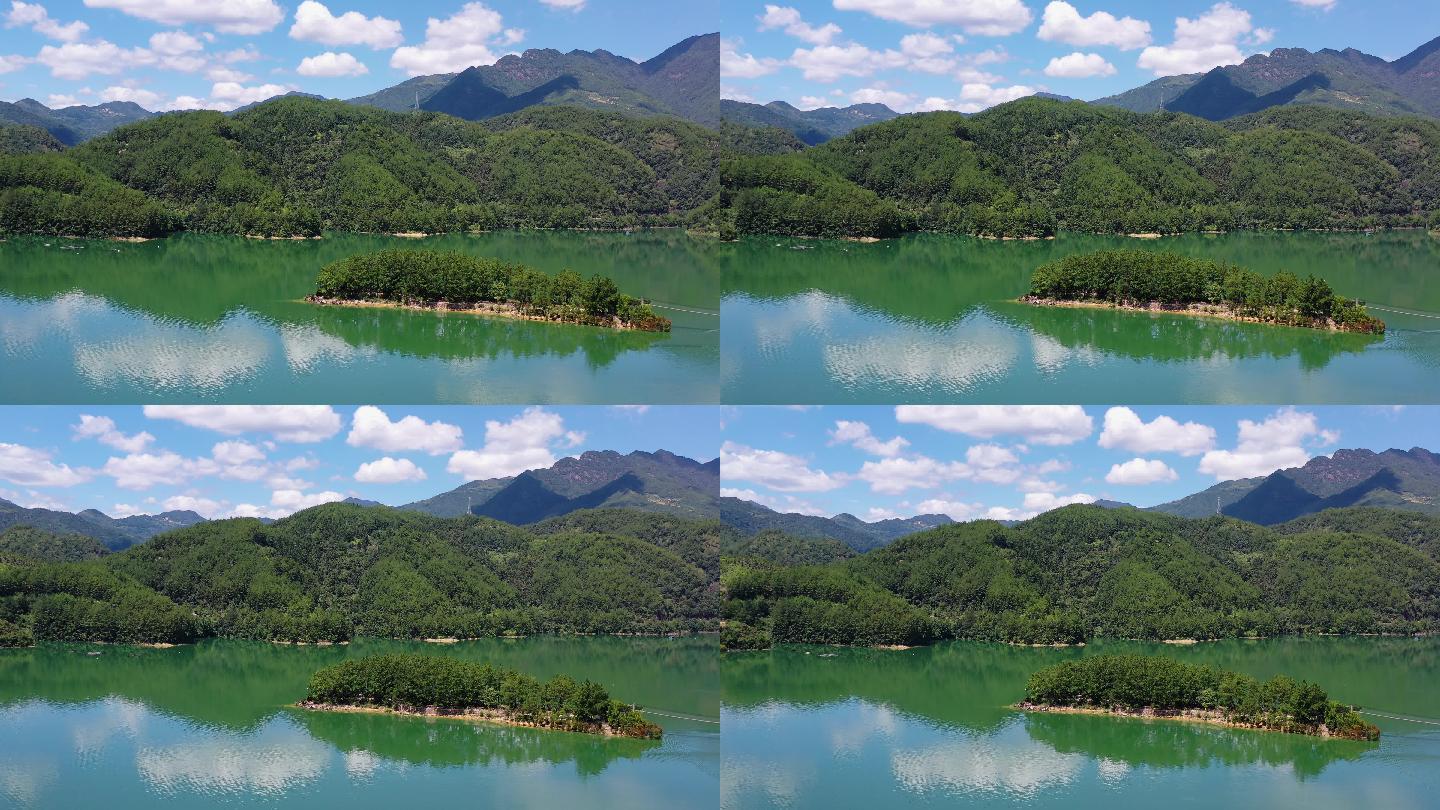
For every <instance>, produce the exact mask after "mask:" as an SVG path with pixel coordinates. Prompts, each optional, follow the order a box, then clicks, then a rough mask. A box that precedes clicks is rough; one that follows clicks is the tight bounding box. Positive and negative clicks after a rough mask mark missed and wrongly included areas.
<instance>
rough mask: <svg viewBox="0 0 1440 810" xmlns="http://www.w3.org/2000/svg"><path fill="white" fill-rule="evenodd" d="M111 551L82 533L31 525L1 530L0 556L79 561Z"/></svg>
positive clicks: (46, 560)
mask: <svg viewBox="0 0 1440 810" xmlns="http://www.w3.org/2000/svg"><path fill="white" fill-rule="evenodd" d="M108 553H110V550H109V549H107V548H105V546H104V544H103V543H101V542H100V541H98V540H96V539H95V538H93V537H86V536H85V535H83V534H56V533H55V532H47V531H45V530H44V529H36V528H33V527H30V526H11V527H10V528H8V529H6V530H5V531H3V532H0V556H5V557H8V556H19V557H24V558H28V559H31V560H37V561H40V562H76V561H79V560H90V559H95V558H97V557H103V556H104V555H106V554H108Z"/></svg>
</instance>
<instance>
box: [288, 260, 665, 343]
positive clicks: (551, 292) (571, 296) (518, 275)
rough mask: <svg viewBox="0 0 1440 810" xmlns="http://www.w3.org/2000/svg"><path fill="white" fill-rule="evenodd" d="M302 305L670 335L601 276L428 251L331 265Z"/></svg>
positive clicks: (645, 307) (658, 319)
mask: <svg viewBox="0 0 1440 810" xmlns="http://www.w3.org/2000/svg"><path fill="white" fill-rule="evenodd" d="M307 300H309V301H310V302H312V303H316V304H326V305H338V306H375V305H377V304H378V305H391V306H400V307H407V308H413V309H433V310H440V311H450V312H473V313H478V314H485V315H501V316H506V317H512V318H523V319H527V320H541V321H553V322H559V323H579V324H587V325H590V326H604V327H609V328H612V329H636V330H640V331H645V332H669V331H670V319H669V318H664V317H661V316H659V315H656V314H655V312H654V310H652V309H651V308H650V305H649V304H647V303H646V302H644V301H642V300H640V299H638V298H634V297H632V296H629V295H625V294H624V293H622V292H620V288H619V287H618V286H617V285H616V284H615V281H614V280H613V279H611V278H608V277H606V276H602V275H598V274H597V275H594V276H591V277H590V279H589V280H584V279H582V278H580V276H579V274H577V273H575V272H574V271H572V270H564V271H561V272H560V273H558V274H556V275H554V276H549V275H546V274H545V273H543V272H541V271H539V270H536V269H534V268H532V267H527V266H525V265H523V264H516V263H513V262H503V261H500V260H498V259H488V258H476V257H473V256H467V255H465V254H463V253H455V252H443V251H432V250H385V251H381V252H379V253H369V254H363V255H359V256H351V257H349V258H348V259H341V260H340V261H337V262H332V263H331V264H328V265H326V266H325V267H324V269H322V270H321V271H320V276H319V278H317V279H316V282H315V294H314V295H312V296H310V297H309V298H308V299H307Z"/></svg>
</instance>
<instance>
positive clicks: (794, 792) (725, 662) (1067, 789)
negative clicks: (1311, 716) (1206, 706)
mask: <svg viewBox="0 0 1440 810" xmlns="http://www.w3.org/2000/svg"><path fill="white" fill-rule="evenodd" d="M1104 652H1139V653H1148V654H1163V655H1168V656H1172V657H1175V658H1177V659H1181V660H1184V661H1189V662H1194V663H1208V664H1213V665H1215V666H1219V667H1223V668H1226V669H1232V670H1238V671H1241V672H1247V673H1250V674H1252V675H1254V676H1256V677H1260V678H1268V677H1271V676H1274V675H1276V674H1287V675H1290V676H1292V677H1295V678H1302V679H1308V680H1312V681H1315V682H1317V683H1319V684H1321V685H1322V686H1323V687H1325V688H1326V689H1327V690H1329V693H1330V696H1331V697H1332V698H1334V699H1336V700H1341V701H1344V702H1348V703H1353V704H1358V705H1359V706H1361V707H1363V708H1365V709H1367V710H1373V711H1375V712H1380V713H1383V714H1385V715H1390V716H1391V717H1381V716H1375V715H1371V716H1369V717H1368V718H1367V719H1369V720H1371V721H1372V722H1374V723H1376V724H1377V725H1379V726H1380V728H1381V731H1382V733H1381V739H1380V741H1379V742H1378V743H1360V742H1351V741H1343V740H1322V739H1319V738H1315V737H1308V736H1302V735H1292V734H1280V733H1275V732H1263V731H1251V730H1241V729H1229V728H1222V727H1218V726H1207V725H1200V724H1194V723H1184V722H1177V721H1165V720H1139V719H1129V718H1113V717H1098V716H1090V715H1061V714H1050V715H1047V714H1034V715H1026V714H1023V713H1021V712H1017V711H1014V710H1012V709H1010V708H1008V706H1009V705H1011V704H1013V703H1015V702H1016V701H1017V700H1019V699H1020V698H1021V697H1022V695H1023V694H1024V690H1025V681H1026V678H1027V677H1028V676H1029V674H1030V673H1031V672H1033V671H1034V670H1036V669H1038V668H1040V667H1042V666H1046V665H1048V664H1052V663H1055V662H1057V661H1060V660H1063V659H1066V658H1070V657H1074V656H1079V655H1092V654H1096V653H1104ZM720 672H721V680H722V704H721V715H722V722H723V723H724V728H725V743H724V757H723V765H722V780H721V781H722V785H723V787H722V792H721V796H722V799H721V807H722V808H726V810H752V809H754V808H833V807H885V808H904V807H993V808H1036V807H1042V808H1052V807H1053V808H1077V809H1078V810H1084V809H1085V808H1107V809H1108V808H1129V807H1165V808H1207V809H1209V808H1214V809H1215V810H1230V809H1231V808H1252V807H1253V808H1304V810H1330V809H1331V808H1336V809H1337V810H1338V809H1339V808H1374V810H1379V809H1380V808H1385V810H1412V809H1413V810H1419V809H1420V808H1428V807H1435V806H1436V803H1435V802H1436V797H1437V796H1440V639H1434V638H1430V639H1398V638H1290V639H1269V640H1262V641H1224V642H1217V643H1209V644H1198V645H1194V646H1191V647H1180V646H1174V645H1165V644H1158V643H1149V644H1147V643H1141V642H1100V643H1095V644H1092V645H1089V646H1087V647H1084V648H1072V649H1055V648H1040V649H1032V648H1023V647H1010V646H1006V645H1001V644H988V643H983V642H951V643H947V644H941V645H937V646H934V647H926V648H917V649H913V650H871V649H850V648H834V647H815V646H786V647H782V648H779V649H776V650H773V651H768V652H751V653H727V654H725V656H724V658H723V659H722V661H721V667H720ZM1392 717H1393V718H1402V717H1403V718H1410V719H1392ZM1421 721H1425V722H1421Z"/></svg>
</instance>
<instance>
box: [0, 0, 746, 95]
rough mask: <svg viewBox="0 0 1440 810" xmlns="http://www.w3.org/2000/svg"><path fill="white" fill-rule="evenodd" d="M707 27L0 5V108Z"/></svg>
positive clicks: (235, 2) (533, 7) (397, 12)
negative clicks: (1, 105)
mask: <svg viewBox="0 0 1440 810" xmlns="http://www.w3.org/2000/svg"><path fill="white" fill-rule="evenodd" d="M715 17H716V15H715V7H714V5H713V4H710V3H694V4H692V3H672V2H667V1H666V0H483V2H468V3H467V2H464V1H463V0H419V1H418V2H406V3H396V2H393V0H324V1H323V2H317V1H316V0H306V1H305V2H299V1H298V0H0V100H6V101H15V100H17V99H20V98H24V97H27V96H28V97H31V98H34V99H37V100H38V101H40V102H41V103H44V104H48V105H50V106H52V107H63V106H69V105H70V104H97V103H100V102H102V101H117V100H119V101H134V102H137V103H139V104H140V105H141V106H143V107H145V108H147V109H150V110H166V109H194V108H197V107H210V108H214V109H230V108H233V107H237V106H240V105H243V104H248V103H251V102H253V101H259V100H262V99H265V98H269V97H270V96H274V95H278V94H280V93H284V92H287V91H289V90H302V91H304V92H307V93H317V94H320V95H324V96H328V97H332V98H351V97H354V96H358V95H364V94H366V93H369V92H372V91H374V90H378V89H380V88H382V87H388V86H390V85H393V84H397V83H399V82H401V81H403V80H405V79H407V78H409V77H410V76H414V75H422V74H429V73H449V72H454V71H458V70H462V69H464V68H465V67H467V66H470V65H474V64H490V63H492V62H494V61H495V60H496V59H498V58H499V57H501V56H504V55H505V54H507V53H518V52H521V51H523V50H525V49H527V48H555V49H557V50H561V51H569V50H573V49H577V48H578V49H582V50H595V49H597V48H604V49H605V50H608V51H611V52H613V53H616V54H619V55H621V56H626V57H629V58H632V59H636V60H644V59H648V58H650V57H652V56H655V55H656V54H658V53H660V52H661V51H663V50H665V49H666V48H668V47H670V46H671V45H673V44H675V43H676V42H679V41H680V40H682V39H684V38H685V37H688V36H692V35H694V34H704V33H710V32H713V31H715V30H717V25H716V19H715ZM637 21H643V25H641V24H637Z"/></svg>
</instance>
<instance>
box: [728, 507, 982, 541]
mask: <svg viewBox="0 0 1440 810" xmlns="http://www.w3.org/2000/svg"><path fill="white" fill-rule="evenodd" d="M720 520H721V522H723V523H724V524H725V525H727V526H729V527H731V528H733V529H735V530H736V531H737V532H739V533H740V534H741V535H744V536H750V535H755V534H759V533H761V532H765V531H779V532H783V533H784V534H787V535H791V536H794V537H811V538H813V537H828V538H830V539H832V540H839V541H840V542H842V543H844V544H845V545H847V546H849V547H850V548H852V549H855V550H856V551H862V552H863V551H869V550H870V549H872V548H878V547H880V546H883V545H886V544H888V543H890V542H891V541H892V540H895V539H897V538H900V537H904V536H905V535H907V534H914V533H915V532H920V531H925V530H926V529H933V528H935V527H936V526H944V525H946V524H949V523H954V522H955V521H954V520H952V519H951V518H950V517H948V516H946V515H916V516H915V517H910V518H890V519H888V520H879V521H875V522H873V523H871V522H866V521H863V520H861V519H859V518H857V517H855V516H854V515H850V514H845V513H841V514H839V515H836V516H835V517H831V518H827V517H819V516H816V515H801V514H796V513H793V512H777V511H776V510H774V509H771V508H770V507H768V506H763V505H761V504H758V503H755V502H754V501H747V500H743V499H741V498H721V499H720Z"/></svg>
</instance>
